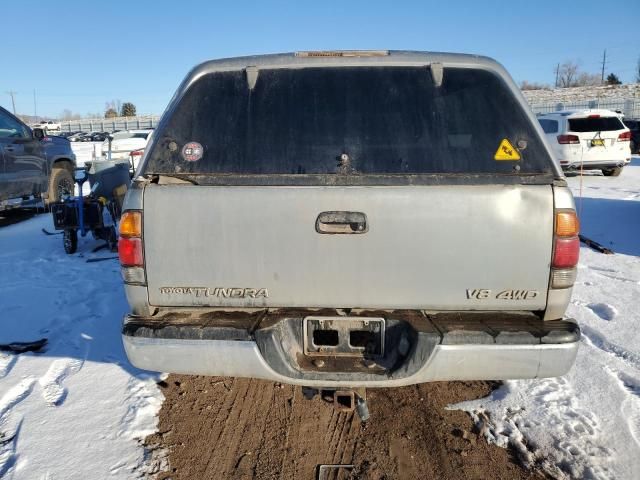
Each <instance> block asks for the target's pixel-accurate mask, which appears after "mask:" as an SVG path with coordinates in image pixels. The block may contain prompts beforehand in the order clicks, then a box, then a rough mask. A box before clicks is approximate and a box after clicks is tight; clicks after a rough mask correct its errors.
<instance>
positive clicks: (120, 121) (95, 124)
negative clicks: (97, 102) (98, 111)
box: [60, 115, 160, 132]
mask: <svg viewBox="0 0 640 480" xmlns="http://www.w3.org/2000/svg"><path fill="white" fill-rule="evenodd" d="M159 120H160V115H146V116H143V117H142V116H141V117H113V118H82V119H80V120H70V121H66V122H60V130H61V131H63V132H75V131H82V132H113V131H114V130H139V129H142V128H156V127H157V126H158V121H159Z"/></svg>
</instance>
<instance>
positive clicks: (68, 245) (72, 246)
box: [62, 230, 78, 255]
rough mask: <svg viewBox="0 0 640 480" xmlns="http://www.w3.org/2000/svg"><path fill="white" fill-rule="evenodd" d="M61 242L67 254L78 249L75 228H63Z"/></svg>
mask: <svg viewBox="0 0 640 480" xmlns="http://www.w3.org/2000/svg"><path fill="white" fill-rule="evenodd" d="M62 244H63V245H64V251H65V252H66V253H68V254H69V255H71V254H73V253H76V251H77V250H78V232H77V231H76V230H65V231H64V232H63V233H62Z"/></svg>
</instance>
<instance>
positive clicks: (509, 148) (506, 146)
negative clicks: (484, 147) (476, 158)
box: [493, 138, 520, 160]
mask: <svg viewBox="0 0 640 480" xmlns="http://www.w3.org/2000/svg"><path fill="white" fill-rule="evenodd" d="M493 158H494V160H520V153H519V152H518V150H516V149H515V148H514V147H513V145H511V142H510V141H509V140H507V139H506V138H503V139H502V141H501V142H500V146H499V147H498V150H496V154H495V155H494V156H493Z"/></svg>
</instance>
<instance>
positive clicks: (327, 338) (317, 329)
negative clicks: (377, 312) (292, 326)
mask: <svg viewBox="0 0 640 480" xmlns="http://www.w3.org/2000/svg"><path fill="white" fill-rule="evenodd" d="M303 330H304V353H305V355H311V356H327V355H330V356H343V357H366V358H376V357H381V356H383V355H384V332H385V321H384V318H369V317H306V318H305V319H304V320H303Z"/></svg>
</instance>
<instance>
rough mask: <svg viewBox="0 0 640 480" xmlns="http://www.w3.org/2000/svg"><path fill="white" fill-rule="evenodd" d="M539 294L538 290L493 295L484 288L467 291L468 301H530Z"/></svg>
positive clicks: (502, 291) (509, 291)
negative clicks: (492, 299) (489, 299)
mask: <svg viewBox="0 0 640 480" xmlns="http://www.w3.org/2000/svg"><path fill="white" fill-rule="evenodd" d="M539 294H540V292H538V290H501V291H500V292H498V293H494V292H492V291H491V290H488V289H485V288H474V289H467V299H468V300H486V299H488V298H497V299H498V300H531V299H532V298H536V297H537V296H538V295H539Z"/></svg>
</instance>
